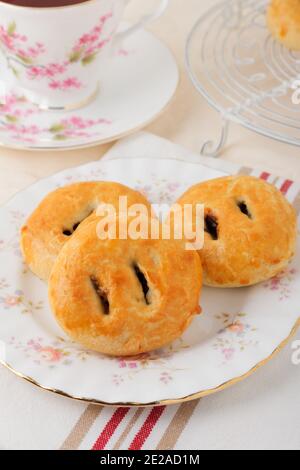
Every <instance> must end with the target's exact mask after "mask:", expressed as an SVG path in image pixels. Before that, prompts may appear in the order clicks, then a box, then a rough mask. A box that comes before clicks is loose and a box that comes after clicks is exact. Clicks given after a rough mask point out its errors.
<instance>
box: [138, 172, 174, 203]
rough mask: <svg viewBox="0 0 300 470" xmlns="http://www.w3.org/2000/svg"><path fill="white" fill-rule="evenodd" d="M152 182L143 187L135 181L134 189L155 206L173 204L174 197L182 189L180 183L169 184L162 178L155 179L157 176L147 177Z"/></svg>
mask: <svg viewBox="0 0 300 470" xmlns="http://www.w3.org/2000/svg"><path fill="white" fill-rule="evenodd" d="M151 179H152V182H151V183H149V184H147V185H144V184H141V183H140V182H139V181H137V184H136V186H135V189H136V190H137V191H140V192H141V193H142V194H144V196H146V197H147V198H148V199H149V200H150V201H153V203H155V204H173V203H174V201H175V196H176V194H177V193H178V192H179V190H180V188H181V187H182V184H183V183H182V182H179V181H174V182H169V181H166V180H165V179H163V178H159V177H157V175H154V174H152V175H149V180H150V181H151Z"/></svg>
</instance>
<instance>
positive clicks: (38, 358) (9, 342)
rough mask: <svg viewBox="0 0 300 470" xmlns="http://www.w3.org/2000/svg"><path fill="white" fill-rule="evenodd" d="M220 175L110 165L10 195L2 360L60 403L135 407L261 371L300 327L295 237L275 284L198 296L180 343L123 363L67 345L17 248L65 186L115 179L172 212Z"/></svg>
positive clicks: (1, 262)
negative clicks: (36, 212)
mask: <svg viewBox="0 0 300 470" xmlns="http://www.w3.org/2000/svg"><path fill="white" fill-rule="evenodd" d="M223 175H224V173H223V172H219V171H217V170H214V169H209V168H207V167H205V166H203V165H200V164H192V163H187V162H181V161H176V160H156V159H126V160H125V159H121V160H120V159H119V160H107V161H102V162H101V161H100V162H94V163H90V164H88V165H85V166H81V167H78V168H74V169H68V170H66V171H64V172H62V173H59V174H56V175H54V176H51V177H49V178H47V179H44V180H41V181H39V182H38V183H35V184H34V185H32V186H31V187H29V188H28V189H26V190H24V191H22V192H21V193H19V194H17V195H16V196H15V197H14V198H13V199H12V200H11V201H10V202H8V203H7V204H6V205H5V206H4V207H2V208H1V209H0V220H1V224H0V346H1V347H0V362H1V363H2V364H3V365H5V366H6V367H8V368H9V369H10V370H12V371H13V372H14V373H15V374H17V375H18V376H20V377H22V378H24V379H26V380H29V381H30V382H32V383H33V384H36V385H38V386H40V387H41V388H43V389H46V390H50V391H53V392H56V393H58V394H61V395H64V396H67V397H71V398H76V399H80V400H84V401H89V402H93V403H99V404H109V405H132V406H135V405H141V406H144V405H150V404H151V405H152V404H172V403H176V402H180V401H185V400H190V399H194V398H199V397H202V396H205V395H209V394H211V393H214V392H216V391H219V390H222V389H224V388H225V387H227V386H229V385H233V384H235V383H236V382H238V381H240V380H242V379H243V378H245V377H248V376H249V375H250V374H251V373H252V372H254V371H255V370H257V368H258V367H260V366H262V365H264V364H265V363H266V362H267V361H268V360H269V359H271V358H272V357H273V355H274V354H275V352H278V351H280V349H281V348H282V347H283V346H284V345H285V344H286V343H287V341H288V340H289V339H290V338H291V337H292V335H293V333H295V332H296V329H297V327H298V326H299V323H300V317H299V303H300V294H299V283H300V272H299V266H300V249H299V248H300V246H299V245H300V239H298V254H297V256H296V258H295V259H294V260H293V262H292V263H291V264H290V266H289V267H288V269H287V270H286V271H284V272H282V273H280V275H279V276H277V277H276V278H275V279H272V280H270V281H269V282H265V283H262V284H260V285H258V286H254V287H250V288H243V289H229V290H223V289H212V288H205V289H204V291H203V295H202V299H201V305H202V307H203V315H202V316H199V317H198V318H197V319H196V320H195V321H194V322H193V324H192V326H191V327H190V329H189V330H188V331H187V332H186V333H185V334H184V336H183V337H182V338H181V339H180V340H178V341H176V342H175V343H174V344H172V345H170V346H168V347H166V348H164V349H162V350H159V351H155V352H152V353H150V354H144V355H142V356H139V357H130V358H125V359H124V358H109V357H106V356H102V355H100V354H97V353H94V352H91V351H88V350H86V349H84V348H82V347H80V345H78V344H75V343H73V342H72V341H71V340H70V339H68V338H67V337H66V335H65V334H64V332H63V331H62V330H61V329H60V328H59V326H58V325H57V324H56V322H55V320H54V318H53V315H52V314H51V311H50V308H49V303H48V297H47V286H46V284H44V283H43V282H41V281H40V280H39V279H37V278H36V277H35V276H34V275H33V274H32V273H31V272H30V271H29V270H28V268H27V266H26V265H25V264H24V263H23V260H22V256H21V254H20V250H19V229H20V227H21V225H22V224H23V223H24V221H25V220H26V218H27V216H28V215H29V214H30V213H31V212H32V210H33V209H34V208H35V206H36V205H37V204H38V203H39V202H40V200H41V199H42V198H43V197H44V196H45V195H46V194H47V193H48V192H49V191H51V190H53V189H55V188H57V187H60V186H62V185H65V184H67V183H71V182H75V181H88V180H97V179H98V180H107V181H111V180H113V181H116V182H120V183H123V184H126V185H128V186H130V187H132V188H136V189H138V190H140V191H142V192H143V193H145V194H146V195H147V196H148V197H149V199H150V200H151V201H152V202H153V203H156V204H157V203H168V204H170V203H172V202H173V201H175V200H176V199H177V198H178V197H179V195H181V194H182V193H183V191H185V190H186V189H187V188H188V187H189V186H191V185H193V184H195V183H197V182H199V181H203V180H207V179H211V178H215V177H218V176H223ZM294 196H295V193H294ZM291 199H292V198H291ZM79 377H80V380H78V378H79Z"/></svg>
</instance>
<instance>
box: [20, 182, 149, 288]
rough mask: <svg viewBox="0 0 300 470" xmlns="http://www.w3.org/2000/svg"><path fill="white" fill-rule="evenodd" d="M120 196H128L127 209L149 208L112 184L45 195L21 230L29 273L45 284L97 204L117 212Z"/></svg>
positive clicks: (131, 192) (74, 186)
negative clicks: (61, 254)
mask: <svg viewBox="0 0 300 470" xmlns="http://www.w3.org/2000/svg"><path fill="white" fill-rule="evenodd" d="M120 196H127V201H128V205H129V206H131V205H133V204H137V203H138V204H144V205H146V207H149V208H150V204H149V202H148V201H147V200H146V198H145V197H144V196H143V195H142V194H140V193H139V192H137V191H134V190H133V189H130V188H128V187H126V186H123V185H121V184H118V183H111V182H84V183H75V184H71V185H68V186H65V187H63V188H59V189H57V190H56V191H53V192H51V193H50V194H48V195H47V196H46V197H45V198H44V200H43V201H42V202H41V203H40V204H39V206H38V207H37V208H36V210H35V211H34V212H33V214H32V215H31V216H30V217H29V219H28V220H27V222H26V224H25V225H24V226H23V227H22V230H21V249H22V252H23V256H24V259H25V261H26V263H27V264H28V266H29V267H30V269H31V270H32V272H33V273H34V274H36V275H37V276H38V277H39V278H41V279H43V280H48V278H49V275H50V272H51V269H52V266H53V264H54V261H55V259H56V257H57V255H58V253H59V252H60V250H61V249H62V247H63V246H64V244H65V243H66V242H67V241H68V240H69V239H70V238H71V236H72V235H73V233H74V232H75V231H77V229H78V227H79V225H80V224H81V223H82V222H83V221H86V219H87V218H88V217H89V216H91V215H92V214H93V212H94V211H95V210H96V209H97V207H98V206H99V204H100V203H105V204H112V205H113V206H114V207H116V208H117V207H118V205H119V198H120Z"/></svg>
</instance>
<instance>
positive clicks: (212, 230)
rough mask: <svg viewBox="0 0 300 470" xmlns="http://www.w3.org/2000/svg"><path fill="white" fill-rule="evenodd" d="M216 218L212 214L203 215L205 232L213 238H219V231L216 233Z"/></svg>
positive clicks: (217, 226)
mask: <svg viewBox="0 0 300 470" xmlns="http://www.w3.org/2000/svg"><path fill="white" fill-rule="evenodd" d="M218 228H219V224H218V219H217V218H216V217H215V216H214V215H212V214H207V215H206V216H205V229H204V230H205V232H206V233H208V234H209V235H210V236H211V238H212V239H213V240H218V238H219V233H218Z"/></svg>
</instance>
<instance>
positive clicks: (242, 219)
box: [178, 176, 297, 287]
mask: <svg viewBox="0 0 300 470" xmlns="http://www.w3.org/2000/svg"><path fill="white" fill-rule="evenodd" d="M178 202H179V204H181V205H184V204H193V206H195V204H197V203H198V204H204V205H205V242H204V248H203V249H202V250H201V251H200V252H199V254H200V256H201V260H202V265H203V271H204V283H205V284H206V285H208V286H216V287H241V286H249V285H252V284H256V283H259V282H261V281H264V280H266V279H269V278H272V277H273V276H275V275H277V274H278V273H279V272H280V271H281V270H282V269H284V268H285V267H286V266H287V265H288V263H289V261H290V260H291V258H292V257H293V256H294V253H295V249H296V237H297V228H296V226H297V225H296V213H295V211H294V209H293V207H292V206H291V205H290V204H289V202H288V201H287V200H286V199H285V197H284V196H283V195H282V194H281V192H280V191H279V190H278V189H276V188H275V186H273V185H271V184H268V183H266V182H265V181H262V180H260V179H258V178H254V177H251V176H230V177H225V178H219V179H215V180H211V181H207V182H205V183H201V184H198V185H196V186H194V187H192V188H191V189H189V190H188V191H187V192H186V193H185V194H184V195H183V196H182V197H181V198H180V200H179V201H178Z"/></svg>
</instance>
